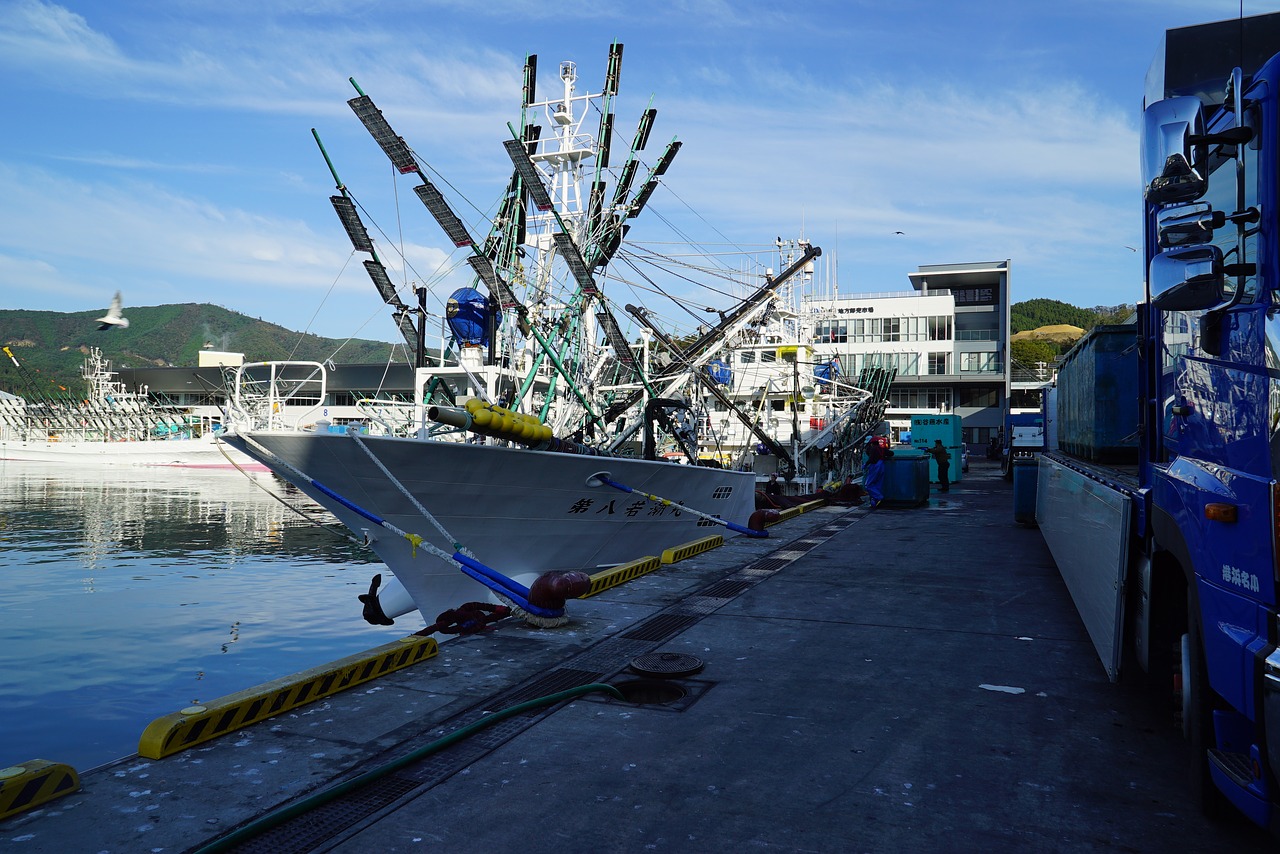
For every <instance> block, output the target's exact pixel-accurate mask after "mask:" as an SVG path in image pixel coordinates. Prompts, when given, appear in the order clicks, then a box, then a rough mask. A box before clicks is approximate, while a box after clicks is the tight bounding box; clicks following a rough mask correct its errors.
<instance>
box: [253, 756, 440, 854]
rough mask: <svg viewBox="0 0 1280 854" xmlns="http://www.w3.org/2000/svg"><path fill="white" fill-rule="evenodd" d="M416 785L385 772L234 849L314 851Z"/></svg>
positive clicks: (265, 853) (267, 853)
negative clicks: (377, 778) (381, 776)
mask: <svg viewBox="0 0 1280 854" xmlns="http://www.w3.org/2000/svg"><path fill="white" fill-rule="evenodd" d="M419 785H420V784H419V783H417V782H415V781H413V780H406V779H404V778H402V777H400V776H399V775H394V774H393V775H388V776H386V777H383V778H381V779H380V780H375V781H374V782H372V783H370V784H369V785H367V786H364V787H361V788H360V789H357V790H356V791H354V792H352V793H350V794H349V795H346V796H344V797H341V798H336V799H334V800H332V801H329V802H328V803H325V804H321V805H320V806H318V807H316V808H314V809H311V810H308V811H307V812H305V813H303V814H302V815H299V816H296V817H294V818H292V819H290V820H288V821H286V822H284V823H283V824H280V825H277V826H276V827H273V828H271V829H270V830H267V831H265V832H264V833H262V834H260V835H258V836H256V837H254V838H253V839H250V840H247V841H246V842H244V843H241V844H240V845H238V846H236V849H235V850H236V851H239V852H245V854H258V852H261V854H286V852H294V851H297V852H305V851H314V850H316V849H317V848H318V847H319V846H320V844H321V843H323V842H325V841H326V840H329V839H332V838H333V837H334V836H335V835H337V834H339V833H341V832H342V831H344V830H346V829H347V828H349V827H351V826H352V825H354V824H357V823H359V822H361V821H364V820H365V819H366V818H368V817H369V816H370V815H372V814H373V813H375V812H377V811H378V810H381V809H385V808H387V807H389V806H391V804H393V803H395V802H396V801H398V800H400V799H401V798H403V797H404V796H405V795H407V794H408V793H409V792H412V791H413V790H414V789H417V788H418V787H419Z"/></svg>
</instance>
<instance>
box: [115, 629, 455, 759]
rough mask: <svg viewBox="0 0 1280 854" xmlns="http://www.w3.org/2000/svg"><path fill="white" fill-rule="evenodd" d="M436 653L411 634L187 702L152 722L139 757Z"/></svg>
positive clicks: (429, 641) (170, 750)
mask: <svg viewBox="0 0 1280 854" xmlns="http://www.w3.org/2000/svg"><path fill="white" fill-rule="evenodd" d="M438 651H439V647H438V645H437V644H436V641H435V638H431V637H423V636H421V635H409V636H408V637H404V638H400V639H399V640H398V641H392V642H391V643H388V644H383V645H382V646H380V647H376V648H374V649H371V650H369V651H367V652H362V653H358V654H356V655H352V656H348V657H346V658H343V659H339V660H338V661H335V662H333V663H331V664H326V665H323V666H322V667H316V668H312V669H311V670H304V671H302V672H301V673H295V674H294V675H292V676H285V677H283V678H281V679H276V680H273V681H271V682H265V683H263V684H262V685H258V686H257V687H254V688H249V689H248V690H246V691H239V692H237V693H235V694H228V695H227V696H225V697H221V698H219V699H217V700H212V701H210V702H208V703H202V704H200V705H197V706H188V707H187V708H185V709H183V710H182V711H180V712H174V713H173V714H170V715H165V716H164V717H162V718H157V719H156V720H154V721H152V722H151V723H150V724H149V725H148V726H147V728H146V729H145V730H144V731H143V733H142V738H141V740H140V741H139V743H138V755H139V756H142V757H145V758H147V759H162V758H164V757H165V756H171V755H173V754H174V753H178V752H179V751H182V750H186V749H187V748H188V747H193V746H195V745H197V744H202V743H204V742H206V741H209V740H210V739H213V738H217V737H218V736H220V735H224V734H226V733H228V732H231V731H233V730H237V729H240V728H242V727H246V726H248V725H249V724H253V723H257V722H258V721H261V720H265V719H266V718H270V717H273V716H275V715H278V714H280V713H281V712H286V711H289V710H290V709H296V708H297V707H299V706H304V705H306V704H307V703H312V702H315V701H316V700H320V699H323V698H324V697H328V696H330V695H331V694H336V693H338V692H339V691H343V690H346V689H347V688H351V687H353V686H356V685H360V684H361V683H364V682H368V681H369V680H370V679H374V678H376V677H378V676H382V675H384V674H387V673H391V672H393V671H396V670H400V669H402V668H405V667H408V666H409V665H411V664H417V663H418V662H419V661H423V660H425V659H428V658H431V657H432V656H434V655H435V654H436V653H437V652H438Z"/></svg>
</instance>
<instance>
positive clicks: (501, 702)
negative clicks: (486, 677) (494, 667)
mask: <svg viewBox="0 0 1280 854" xmlns="http://www.w3.org/2000/svg"><path fill="white" fill-rule="evenodd" d="M603 675H604V674H603V673H600V672H597V671H592V670H578V669H575V668H570V667H559V668H556V669H555V670H552V671H551V672H550V673H548V674H547V675H546V676H543V677H542V678H541V679H537V680H535V681H533V682H529V683H527V684H525V685H522V686H520V687H519V688H516V689H515V690H513V691H510V692H508V693H506V694H501V695H499V696H497V697H494V698H493V699H492V700H491V701H490V703H489V708H490V709H491V710H493V711H498V710H500V709H508V708H510V707H512V706H515V705H517V704H519V703H523V702H525V701H526V700H534V699H537V698H538V697H546V696H547V695H549V694H555V693H556V692H558V691H567V690H568V689H570V688H577V687H578V686H579V685H590V684H591V683H592V682H597V681H599V680H600V677H601V676H603Z"/></svg>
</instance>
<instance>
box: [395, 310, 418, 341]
mask: <svg viewBox="0 0 1280 854" xmlns="http://www.w3.org/2000/svg"><path fill="white" fill-rule="evenodd" d="M392 316H393V317H394V318H395V321H396V326H398V327H400V334H401V335H403V336H404V340H405V343H406V344H408V345H409V349H411V350H415V351H416V350H417V349H418V327H417V325H416V324H415V323H414V322H413V315H412V314H410V313H409V310H408V309H405V308H401V309H400V310H399V311H396V312H394V313H393V314H392Z"/></svg>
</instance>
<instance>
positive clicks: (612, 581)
mask: <svg viewBox="0 0 1280 854" xmlns="http://www.w3.org/2000/svg"><path fill="white" fill-rule="evenodd" d="M660 566H662V560H661V559H660V558H656V557H654V556H653V555H649V556H648V557H642V558H638V559H636V560H633V561H630V562H628V563H621V564H618V565H617V566H615V567H612V568H611V569H606V570H602V571H601V572H597V573H594V574H592V576H591V589H590V590H588V591H587V592H586V593H585V594H584V595H583V596H582V597H581V598H583V599H586V598H587V597H588V596H595V595H596V594H597V593H603V592H604V591H606V590H609V589H610V588H613V587H617V586H619V585H621V584H626V583H627V582H628V581H631V580H633V579H636V578H639V577H640V576H642V575H648V574H649V573H650V572H653V571H654V570H655V569H657V568H658V567H660Z"/></svg>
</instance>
